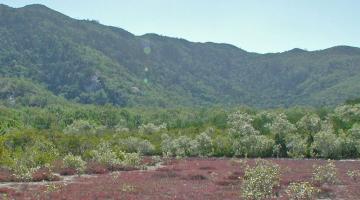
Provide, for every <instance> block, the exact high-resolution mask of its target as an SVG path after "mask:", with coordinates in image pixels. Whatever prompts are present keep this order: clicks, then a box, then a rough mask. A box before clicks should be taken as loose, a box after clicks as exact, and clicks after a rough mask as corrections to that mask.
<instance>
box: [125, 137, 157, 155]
mask: <svg viewBox="0 0 360 200" xmlns="http://www.w3.org/2000/svg"><path fill="white" fill-rule="evenodd" d="M118 144H119V146H120V148H121V149H122V150H123V151H125V152H127V153H139V154H141V155H151V154H152V153H153V152H154V150H155V147H154V146H153V145H152V144H151V143H150V142H149V141H148V140H143V139H140V138H136V137H129V138H126V139H122V140H120V141H119V142H118Z"/></svg>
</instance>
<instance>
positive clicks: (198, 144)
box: [193, 132, 214, 157]
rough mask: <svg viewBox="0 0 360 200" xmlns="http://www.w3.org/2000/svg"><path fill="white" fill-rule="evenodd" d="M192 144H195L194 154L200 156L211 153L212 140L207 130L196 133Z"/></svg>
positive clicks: (212, 150)
mask: <svg viewBox="0 0 360 200" xmlns="http://www.w3.org/2000/svg"><path fill="white" fill-rule="evenodd" d="M193 145H194V146H195V152H194V154H196V155H198V156H202V157H204V156H211V155H213V152H214V147H213V142H212V139H211V137H210V136H209V135H208V134H207V132H203V133H200V134H199V135H197V136H196V138H195V141H194V142H193Z"/></svg>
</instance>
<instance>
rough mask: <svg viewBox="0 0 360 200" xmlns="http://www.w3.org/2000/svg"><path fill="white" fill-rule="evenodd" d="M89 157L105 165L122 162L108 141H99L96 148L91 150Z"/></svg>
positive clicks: (109, 165) (110, 165)
mask: <svg viewBox="0 0 360 200" xmlns="http://www.w3.org/2000/svg"><path fill="white" fill-rule="evenodd" d="M91 157H92V160H93V161H95V162H98V163H100V164H103V165H106V166H107V167H112V166H116V165H120V164H121V162H122V160H121V159H120V158H118V154H117V153H116V152H115V151H113V150H112V148H111V145H110V143H108V142H101V143H100V144H99V145H98V146H97V148H96V150H92V151H91Z"/></svg>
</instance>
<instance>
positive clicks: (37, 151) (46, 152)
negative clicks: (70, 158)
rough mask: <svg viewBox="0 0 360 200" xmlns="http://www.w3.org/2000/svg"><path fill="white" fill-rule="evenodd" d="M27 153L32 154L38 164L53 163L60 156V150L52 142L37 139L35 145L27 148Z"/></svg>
mask: <svg viewBox="0 0 360 200" xmlns="http://www.w3.org/2000/svg"><path fill="white" fill-rule="evenodd" d="M26 154H32V155H31V156H32V159H33V161H34V164H35V165H36V166H45V165H46V164H51V163H52V162H53V161H55V160H56V159H57V158H59V151H58V150H57V149H56V148H55V146H54V145H53V144H52V143H50V142H45V141H36V142H35V144H34V145H33V146H31V147H30V148H29V149H27V153H26Z"/></svg>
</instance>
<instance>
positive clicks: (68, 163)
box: [63, 154, 86, 176]
mask: <svg viewBox="0 0 360 200" xmlns="http://www.w3.org/2000/svg"><path fill="white" fill-rule="evenodd" d="M63 163H64V167H65V168H71V169H75V170H76V172H77V174H78V175H79V176H80V175H81V174H83V173H84V171H85V167H86V162H85V161H83V159H82V158H81V157H80V156H74V155H72V154H68V155H66V156H65V157H64V158H63Z"/></svg>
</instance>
